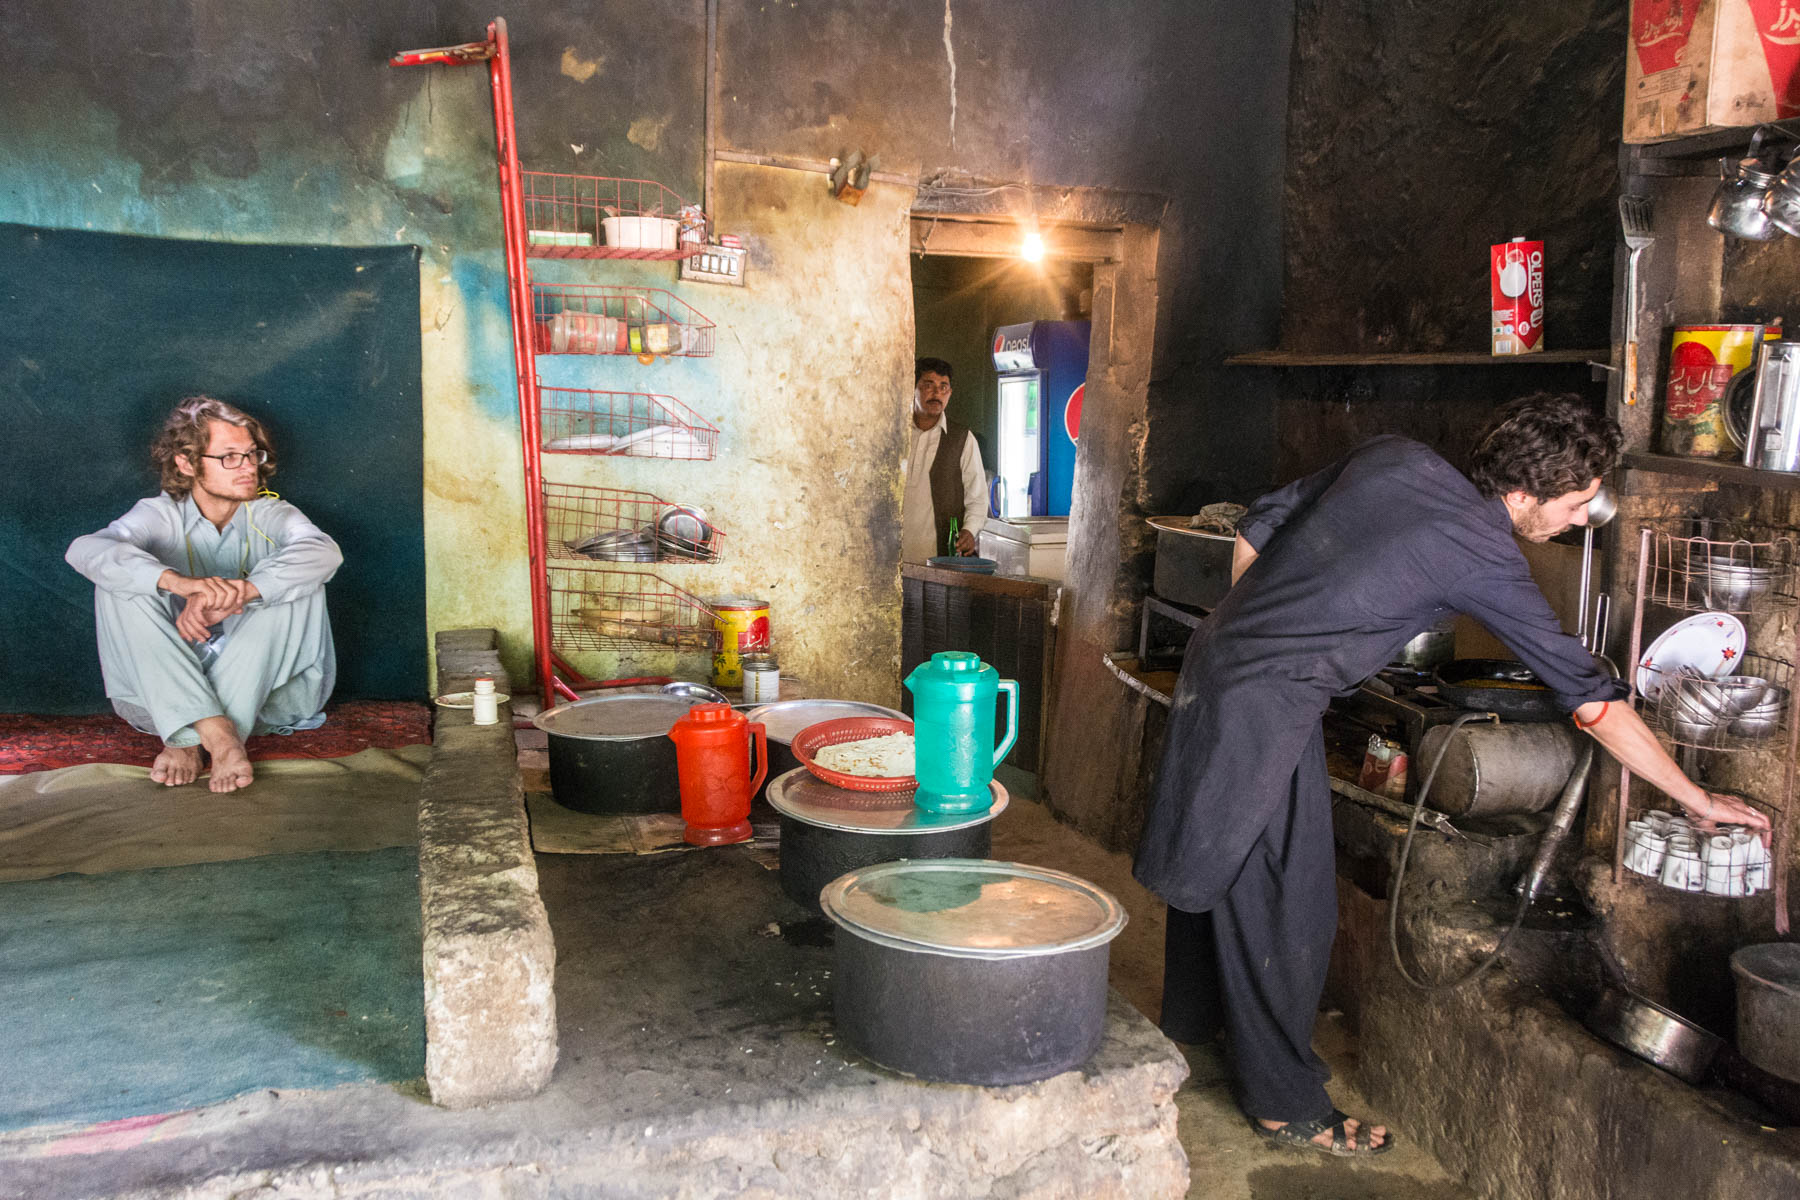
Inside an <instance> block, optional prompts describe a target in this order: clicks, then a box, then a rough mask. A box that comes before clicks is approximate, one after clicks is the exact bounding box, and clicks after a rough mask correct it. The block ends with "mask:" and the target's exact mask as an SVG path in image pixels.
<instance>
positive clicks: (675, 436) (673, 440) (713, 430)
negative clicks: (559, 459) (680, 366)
mask: <svg viewBox="0 0 1800 1200" xmlns="http://www.w3.org/2000/svg"><path fill="white" fill-rule="evenodd" d="M538 399H539V404H538V428H539V436H540V437H541V438H542V439H543V450H544V452H545V453H546V454H610V455H625V456H628V457H637V458H686V459H710V458H712V456H713V455H714V454H715V453H717V451H718V447H719V427H718V426H717V425H714V424H713V423H712V422H711V421H708V420H707V419H706V418H705V417H703V416H701V415H700V414H699V413H697V412H695V411H694V410H693V409H691V408H689V407H688V406H687V405H685V404H683V403H682V402H681V401H679V400H677V399H676V398H675V397H673V396H663V395H659V394H657V393H655V392H606V391H595V390H593V389H591V388H563V387H540V388H538Z"/></svg>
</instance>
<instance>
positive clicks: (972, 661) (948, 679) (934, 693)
mask: <svg viewBox="0 0 1800 1200" xmlns="http://www.w3.org/2000/svg"><path fill="white" fill-rule="evenodd" d="M906 686H907V687H908V688H909V689H910V690H911V691H912V694H913V761H914V764H915V766H914V774H915V775H916V776H917V778H918V780H919V790H918V792H917V793H916V794H915V795H914V797H913V800H914V802H915V803H916V804H918V806H919V807H920V808H923V809H925V810H926V811H928V812H936V813H967V812H985V811H986V810H987V808H988V806H989V805H990V804H991V803H993V798H992V796H991V794H990V793H989V791H988V783H989V782H990V781H991V780H992V779H993V778H994V768H995V767H997V766H999V765H1000V760H1001V759H1003V758H1005V757H1006V752H1007V751H1008V750H1011V749H1012V745H1013V742H1015V741H1016V740H1018V737H1019V684H1018V681H1017V680H1013V679H1002V678H1000V672H998V671H996V670H994V668H992V667H990V666H988V665H987V664H986V663H984V662H982V661H981V658H980V656H978V655H975V654H971V653H969V652H968V651H966V650H945V651H943V652H942V653H939V654H934V655H932V656H931V661H930V662H923V663H920V664H919V665H918V666H917V667H915V668H914V669H913V673H912V674H911V675H908V676H907V677H906ZM1002 691H1004V692H1005V693H1006V738H1005V740H1004V741H1002V742H1001V743H1000V746H999V748H998V749H996V748H995V747H994V704H995V701H996V699H997V698H998V696H999V693H1000V692H1002Z"/></svg>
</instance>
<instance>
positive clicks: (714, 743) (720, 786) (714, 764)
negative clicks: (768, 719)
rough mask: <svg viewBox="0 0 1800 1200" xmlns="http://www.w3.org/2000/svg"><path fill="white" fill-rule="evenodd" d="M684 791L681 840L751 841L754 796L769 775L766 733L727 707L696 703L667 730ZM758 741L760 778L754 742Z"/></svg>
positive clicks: (697, 842)
mask: <svg viewBox="0 0 1800 1200" xmlns="http://www.w3.org/2000/svg"><path fill="white" fill-rule="evenodd" d="M669 738H670V740H672V741H673V742H674V743H675V777H676V781H677V783H678V784H679V785H680V789H681V819H682V820H683V821H686V822H687V831H686V832H685V833H683V834H682V840H683V841H685V842H687V843H689V844H690V845H694V846H724V845H728V844H730V843H732V842H747V841H749V840H750V797H752V796H754V795H756V789H758V788H760V787H761V786H762V782H763V779H764V777H765V776H767V775H768V773H769V744H768V733H767V730H766V729H765V727H764V726H763V724H762V722H760V721H750V720H748V719H746V718H745V716H744V714H743V713H741V712H739V711H737V710H736V709H735V708H733V707H731V705H729V704H696V705H694V706H693V707H692V708H690V709H688V710H687V712H685V713H683V714H682V716H681V719H680V720H679V721H676V722H675V724H674V726H673V727H671V728H670V730H669ZM752 740H754V741H755V742H756V775H755V776H754V777H752V776H751V774H750V743H751V741H752Z"/></svg>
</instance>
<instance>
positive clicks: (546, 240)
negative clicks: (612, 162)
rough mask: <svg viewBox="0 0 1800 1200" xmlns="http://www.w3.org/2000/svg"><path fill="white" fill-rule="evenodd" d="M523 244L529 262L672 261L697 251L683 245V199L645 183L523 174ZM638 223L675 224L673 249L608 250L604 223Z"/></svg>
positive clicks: (692, 243)
mask: <svg viewBox="0 0 1800 1200" xmlns="http://www.w3.org/2000/svg"><path fill="white" fill-rule="evenodd" d="M522 178H523V183H522V190H523V195H522V199H523V201H524V205H525V225H526V240H527V244H528V245H529V247H530V250H529V253H530V254H531V257H533V258H635V259H657V260H662V261H664V262H672V261H674V260H676V259H681V258H686V257H687V256H688V255H690V254H692V253H694V252H695V251H696V250H697V249H699V248H700V244H701V243H702V242H703V241H704V240H705V234H704V230H701V231H700V237H699V238H697V239H696V240H691V241H683V240H682V239H683V235H684V234H685V233H686V232H687V231H686V230H683V229H681V228H680V221H681V210H682V208H683V205H682V202H681V197H680V196H678V195H676V194H675V193H674V192H672V191H670V190H669V189H668V188H666V187H664V186H663V185H662V184H660V183H653V182H651V181H650V180H648V179H609V178H606V177H604V176H599V175H557V174H552V173H550V172H547V171H526V172H524V173H523V176H522ZM609 217H611V218H618V219H621V220H625V221H635V220H641V219H649V220H666V221H672V222H675V223H676V228H675V230H674V233H675V237H674V239H673V240H674V243H675V244H674V245H672V246H663V245H656V246H643V245H638V246H626V245H612V244H610V243H609V241H608V239H607V237H606V230H605V224H604V222H605V221H606V220H607V219H608V218H609Z"/></svg>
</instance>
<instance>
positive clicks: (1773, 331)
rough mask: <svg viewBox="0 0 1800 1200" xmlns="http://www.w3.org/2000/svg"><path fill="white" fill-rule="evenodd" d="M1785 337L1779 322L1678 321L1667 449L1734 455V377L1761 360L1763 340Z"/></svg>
mask: <svg viewBox="0 0 1800 1200" xmlns="http://www.w3.org/2000/svg"><path fill="white" fill-rule="evenodd" d="M1780 337H1781V326H1779V325H1677V326H1676V327H1675V336H1674V338H1673V340H1672V341H1671V343H1670V345H1669V383H1668V389H1667V390H1666V391H1665V392H1664V393H1663V421H1662V448H1663V453H1665V454H1679V455H1682V456H1684V457H1687V458H1717V457H1719V456H1720V455H1722V454H1730V453H1731V452H1732V446H1733V443H1732V440H1731V435H1730V433H1729V432H1728V431H1727V429H1726V426H1725V392H1726V389H1727V388H1729V387H1730V386H1731V380H1732V377H1733V376H1735V375H1736V374H1737V373H1738V372H1739V371H1746V370H1749V369H1750V367H1751V366H1752V364H1754V363H1755V361H1756V343H1757V340H1758V339H1759V338H1760V339H1762V340H1765V341H1776V340H1779V339H1780Z"/></svg>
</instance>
